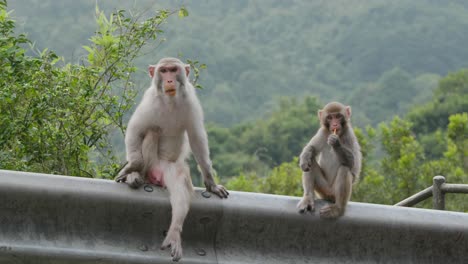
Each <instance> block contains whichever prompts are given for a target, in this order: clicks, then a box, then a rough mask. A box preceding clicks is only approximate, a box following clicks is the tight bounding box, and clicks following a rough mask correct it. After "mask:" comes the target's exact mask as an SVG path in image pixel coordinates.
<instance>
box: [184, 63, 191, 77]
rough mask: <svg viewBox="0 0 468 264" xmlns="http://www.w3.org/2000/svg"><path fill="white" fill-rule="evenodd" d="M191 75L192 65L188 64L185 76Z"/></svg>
mask: <svg viewBox="0 0 468 264" xmlns="http://www.w3.org/2000/svg"><path fill="white" fill-rule="evenodd" d="M189 74H190V65H188V64H186V65H185V76H187V77H188V76H189Z"/></svg>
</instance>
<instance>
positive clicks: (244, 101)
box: [9, 0, 468, 126]
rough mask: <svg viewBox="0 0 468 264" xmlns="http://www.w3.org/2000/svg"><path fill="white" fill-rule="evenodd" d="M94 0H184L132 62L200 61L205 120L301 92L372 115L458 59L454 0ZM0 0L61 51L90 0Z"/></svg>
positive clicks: (24, 27) (76, 42) (409, 98)
mask: <svg viewBox="0 0 468 264" xmlns="http://www.w3.org/2000/svg"><path fill="white" fill-rule="evenodd" d="M97 3H98V4H99V6H100V7H101V8H102V9H104V10H113V9H115V8H118V9H121V8H125V9H128V8H133V9H135V10H138V11H143V10H155V9H159V8H170V7H175V6H181V5H185V6H186V7H187V9H188V11H189V13H190V16H189V18H188V19H182V20H181V19H177V18H173V19H170V20H169V23H168V25H167V27H164V29H166V30H165V33H164V34H163V37H164V38H166V39H167V41H166V42H165V43H163V44H162V45H161V46H160V47H158V48H156V49H155V51H154V52H152V53H150V55H149V56H145V58H144V59H141V60H140V61H139V63H138V65H141V66H142V69H145V68H146V66H145V65H147V64H150V63H154V62H155V61H156V60H157V59H158V58H160V57H163V56H166V55H172V56H178V55H182V57H183V58H190V59H197V60H199V61H200V62H202V63H206V64H207V66H208V68H207V70H206V71H204V72H203V73H202V77H201V78H202V79H201V80H200V83H201V84H202V85H203V86H204V87H205V88H206V89H205V90H204V91H202V92H201V93H202V101H203V103H204V108H205V112H206V115H207V120H208V121H212V122H215V123H217V124H223V125H228V126H230V125H233V124H235V123H237V122H239V121H243V120H255V119H257V118H259V117H261V116H262V115H263V114H264V113H268V112H270V111H271V110H272V108H274V105H276V104H277V100H276V98H277V97H278V96H293V97H302V96H303V95H317V96H319V98H320V100H321V101H322V102H326V101H329V100H341V101H343V102H345V103H347V104H350V105H352V106H353V105H355V106H358V107H355V112H354V113H355V119H356V123H357V124H360V125H366V124H369V123H371V124H376V123H378V122H381V121H384V120H389V119H390V118H391V116H392V115H394V114H403V113H404V112H406V111H407V109H408V107H409V106H410V105H412V104H414V103H421V102H424V101H426V100H428V99H429V98H430V91H431V90H432V89H434V88H435V87H436V84H437V80H438V78H440V76H443V75H446V74H447V73H448V72H450V71H455V70H458V69H460V68H463V67H468V49H466V47H465V46H466V43H468V16H467V15H466V14H467V13H468V8H467V7H468V4H467V2H466V1H463V0H459V1H433V0H424V1H407V0H397V1H384V0H380V1H361V0H335V1H322V0H320V1H318V0H317V1H280V0H278V1H248V0H242V1H214V0H200V1H188V2H187V1H146V0H145V1H143V0H138V1H109V0H107V1H103V0H99V1H97ZM9 4H10V7H9V9H13V10H15V12H14V13H13V15H14V16H15V17H16V18H17V20H18V25H19V28H18V31H24V32H26V33H28V36H29V37H30V38H31V39H32V40H33V41H35V42H36V46H37V47H38V48H40V49H43V48H49V49H51V50H54V51H56V52H57V53H58V54H59V55H60V56H65V57H67V58H69V59H72V60H78V59H80V58H81V57H80V56H82V55H83V54H84V50H83V49H82V48H81V46H82V45H86V44H88V39H89V38H90V37H91V36H92V35H93V32H94V31H95V29H96V25H95V23H94V13H95V12H94V10H95V6H94V5H95V1H73V0H64V1H53V0H15V1H10V3H9ZM149 13H151V12H149ZM147 15H148V14H147ZM142 76H146V75H143V74H142ZM139 85H140V86H141V88H142V89H143V88H144V87H145V86H146V85H147V80H146V79H144V80H143V81H142V82H141V83H140V84H139Z"/></svg>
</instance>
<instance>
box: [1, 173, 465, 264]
mask: <svg viewBox="0 0 468 264" xmlns="http://www.w3.org/2000/svg"><path fill="white" fill-rule="evenodd" d="M201 192H202V190H201V189H199V188H198V189H197V190H196V193H195V194H194V198H193V201H192V204H191V209H190V212H189V215H188V217H187V219H186V221H185V224H184V232H183V234H182V238H183V243H182V245H183V247H184V256H183V258H182V260H181V263H225V264H231V263H249V264H254V263H272V264H275V263H296V264H297V263H444V264H446V263H468V214H464V213H457V212H446V211H438V210H427V209H417V208H405V207H395V206H385V205H375V204H365V203H353V202H350V203H349V204H348V208H347V211H346V213H345V215H344V216H343V217H341V218H339V219H337V220H332V221H330V220H325V219H320V218H319V216H318V212H315V213H313V214H310V213H309V214H304V215H301V214H299V213H298V212H297V210H296V203H297V202H298V201H299V197H288V196H277V195H267V194H255V193H243V192H234V191H232V192H230V193H231V195H230V196H229V199H226V200H221V199H219V198H217V197H214V196H212V197H211V198H204V197H203V196H202V195H201ZM324 204H325V202H323V201H318V206H317V210H319V209H320V207H322V206H323V205H324ZM169 222H170V205H169V199H168V195H167V191H166V190H164V189H161V188H158V187H154V186H150V185H147V186H144V188H141V189H139V190H132V189H130V188H128V187H127V186H126V185H124V184H118V183H115V182H113V181H109V180H96V179H87V178H77V177H67V176H53V175H45V174H35V173H24V172H13V171H2V170H0V263H1V264H3V263H13V264H17V263H21V264H24V263H28V264H29V263H31V264H32V263H34V264H45V263H47V264H59V263H60V264H62V263H67V264H75V263H80V264H82V263H86V264H108V263H109V264H110V263H113V264H115V263H122V264H123V263H125V264H133V263H153V264H154V263H171V261H170V259H171V258H170V256H169V252H168V251H161V250H159V246H160V244H161V242H162V240H163V236H164V231H165V230H166V228H167V227H168V226H169Z"/></svg>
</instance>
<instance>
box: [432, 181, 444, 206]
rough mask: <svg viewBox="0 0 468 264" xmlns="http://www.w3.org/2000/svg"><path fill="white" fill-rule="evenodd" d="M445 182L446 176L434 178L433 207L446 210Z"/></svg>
mask: <svg viewBox="0 0 468 264" xmlns="http://www.w3.org/2000/svg"><path fill="white" fill-rule="evenodd" d="M444 184H445V177H444V176H435V177H434V178H433V179H432V208H434V209H437V210H445V194H444V192H443V191H442V185H444Z"/></svg>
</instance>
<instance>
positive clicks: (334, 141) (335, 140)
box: [327, 134, 341, 148]
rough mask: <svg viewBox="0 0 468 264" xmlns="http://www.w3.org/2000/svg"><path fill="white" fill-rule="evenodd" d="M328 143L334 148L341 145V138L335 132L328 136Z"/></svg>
mask: <svg viewBox="0 0 468 264" xmlns="http://www.w3.org/2000/svg"><path fill="white" fill-rule="evenodd" d="M327 143H328V145H330V146H332V147H334V148H336V147H339V146H341V142H340V138H339V137H338V135H335V134H331V135H330V136H328V140H327Z"/></svg>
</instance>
